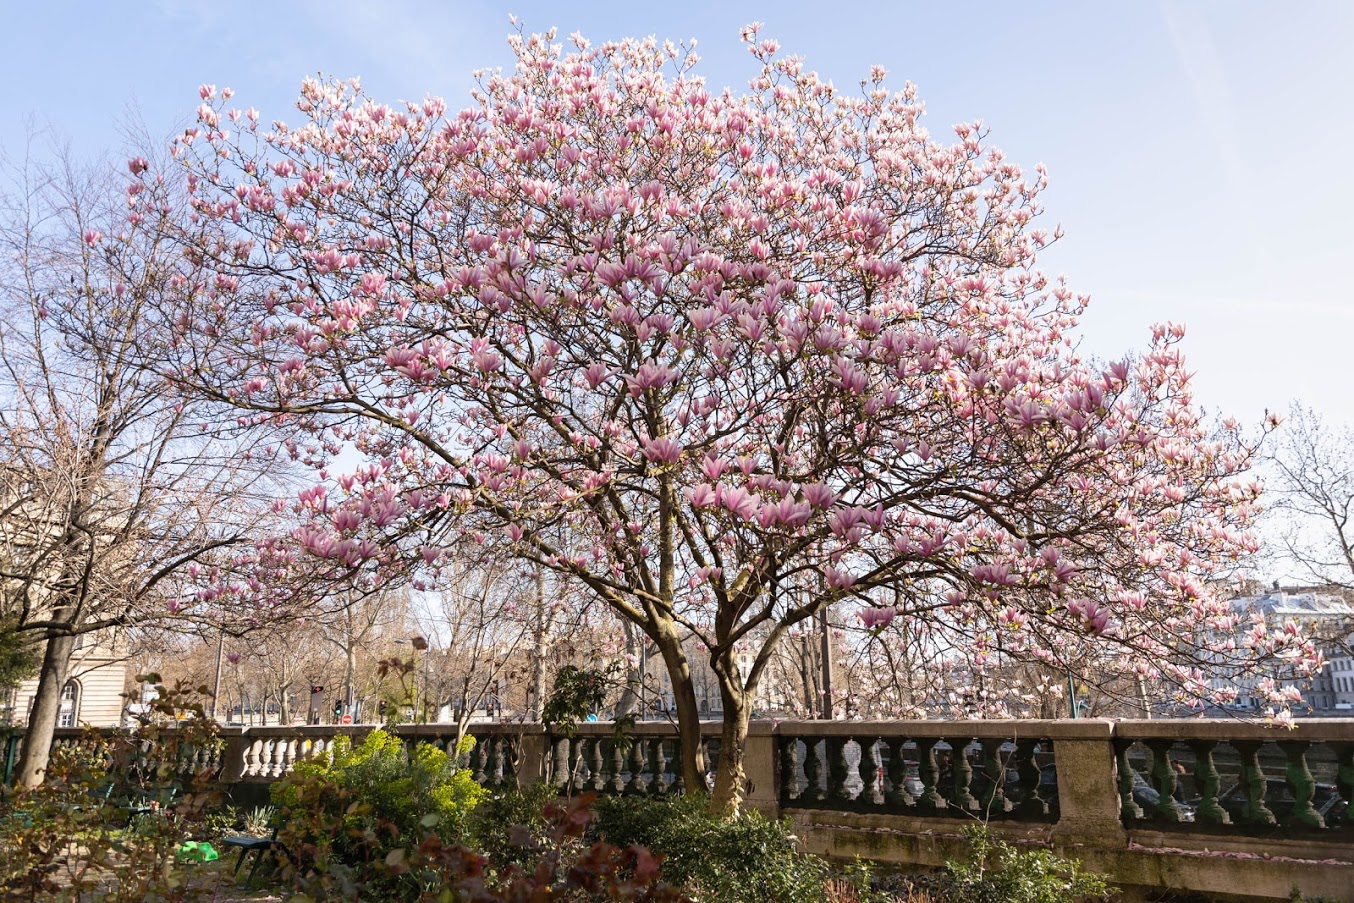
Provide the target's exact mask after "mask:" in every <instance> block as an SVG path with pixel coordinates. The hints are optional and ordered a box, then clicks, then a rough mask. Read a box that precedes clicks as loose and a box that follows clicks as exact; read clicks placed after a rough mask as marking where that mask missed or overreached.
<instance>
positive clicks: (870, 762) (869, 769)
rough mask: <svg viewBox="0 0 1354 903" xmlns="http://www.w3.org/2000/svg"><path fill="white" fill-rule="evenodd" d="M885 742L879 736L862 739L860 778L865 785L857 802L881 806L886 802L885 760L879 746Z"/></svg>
mask: <svg viewBox="0 0 1354 903" xmlns="http://www.w3.org/2000/svg"><path fill="white" fill-rule="evenodd" d="M883 743H884V741H883V740H880V739H879V738H877V737H868V738H866V739H865V740H861V741H860V779H861V780H862V781H864V782H865V786H864V787H862V788H861V790H860V796H858V797H856V802H857V803H861V804H863V805H866V806H879V805H882V804H883V802H884V762H883V757H882V756H881V754H880V752H879V747H880V746H882V745H883Z"/></svg>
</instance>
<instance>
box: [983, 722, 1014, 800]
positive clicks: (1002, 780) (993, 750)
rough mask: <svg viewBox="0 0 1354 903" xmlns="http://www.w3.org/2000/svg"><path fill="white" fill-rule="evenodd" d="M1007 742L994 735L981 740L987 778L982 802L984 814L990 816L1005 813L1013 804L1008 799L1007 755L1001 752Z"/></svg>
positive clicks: (984, 775) (984, 772)
mask: <svg viewBox="0 0 1354 903" xmlns="http://www.w3.org/2000/svg"><path fill="white" fill-rule="evenodd" d="M1006 742H1007V741H1005V740H999V739H997V738H994V737H989V738H987V739H985V740H983V741H982V742H981V747H982V769H983V777H984V778H985V779H986V786H985V787H984V788H983V798H982V801H981V802H982V807H983V814H984V815H986V816H989V817H990V816H993V815H1004V814H1006V813H1007V812H1009V811H1010V809H1011V804H1010V802H1009V801H1008V800H1007V799H1006V759H1007V757H1006V756H1003V755H1002V752H1001V748H1002V746H1003V745H1004V744H1005V743H1006Z"/></svg>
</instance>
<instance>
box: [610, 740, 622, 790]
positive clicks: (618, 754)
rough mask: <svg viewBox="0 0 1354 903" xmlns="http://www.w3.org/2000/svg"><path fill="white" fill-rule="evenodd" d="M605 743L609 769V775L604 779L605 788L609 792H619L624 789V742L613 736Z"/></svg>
mask: <svg viewBox="0 0 1354 903" xmlns="http://www.w3.org/2000/svg"><path fill="white" fill-rule="evenodd" d="M606 745H607V753H608V756H607V766H608V767H609V768H610V769H611V776H610V777H609V778H608V779H607V781H606V789H607V790H609V791H610V792H611V793H621V792H622V791H624V790H625V743H624V741H622V740H618V739H615V738H612V739H609V740H607V742H606Z"/></svg>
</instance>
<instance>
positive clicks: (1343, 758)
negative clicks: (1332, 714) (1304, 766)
mask: <svg viewBox="0 0 1354 903" xmlns="http://www.w3.org/2000/svg"><path fill="white" fill-rule="evenodd" d="M1326 745H1327V746H1329V747H1330V748H1331V751H1332V752H1334V753H1335V786H1336V788H1337V789H1338V790H1339V791H1340V798H1341V799H1343V800H1344V801H1345V803H1346V804H1347V805H1348V806H1349V809H1348V813H1347V814H1346V816H1345V824H1346V826H1349V827H1354V743H1328V744H1326Z"/></svg>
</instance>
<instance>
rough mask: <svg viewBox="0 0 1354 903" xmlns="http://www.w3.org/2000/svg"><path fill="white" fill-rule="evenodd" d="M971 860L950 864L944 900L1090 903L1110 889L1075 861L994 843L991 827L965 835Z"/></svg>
mask: <svg viewBox="0 0 1354 903" xmlns="http://www.w3.org/2000/svg"><path fill="white" fill-rule="evenodd" d="M964 834H965V835H966V836H967V838H968V842H969V854H968V857H967V859H965V860H964V861H962V862H947V863H946V864H945V869H946V872H947V873H948V874H947V878H946V881H945V883H946V885H947V891H948V896H946V897H945V899H950V900H953V901H955V903H1085V901H1090V900H1104V899H1107V898H1108V897H1109V895H1110V888H1109V885H1108V884H1107V883H1106V882H1105V879H1104V878H1103V877H1101V876H1100V875H1097V874H1094V873H1090V872H1086V871H1083V870H1082V868H1081V864H1080V863H1079V862H1077V861H1076V860H1075V859H1064V858H1063V857H1061V856H1058V855H1057V854H1055V853H1053V852H1052V851H1051V850H1018V849H1016V848H1015V847H1013V846H1011V845H1010V844H1008V843H1005V842H1003V841H1000V840H994V839H993V838H992V836H991V834H990V833H989V832H988V830H987V828H986V827H983V826H971V827H968V828H965V829H964Z"/></svg>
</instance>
